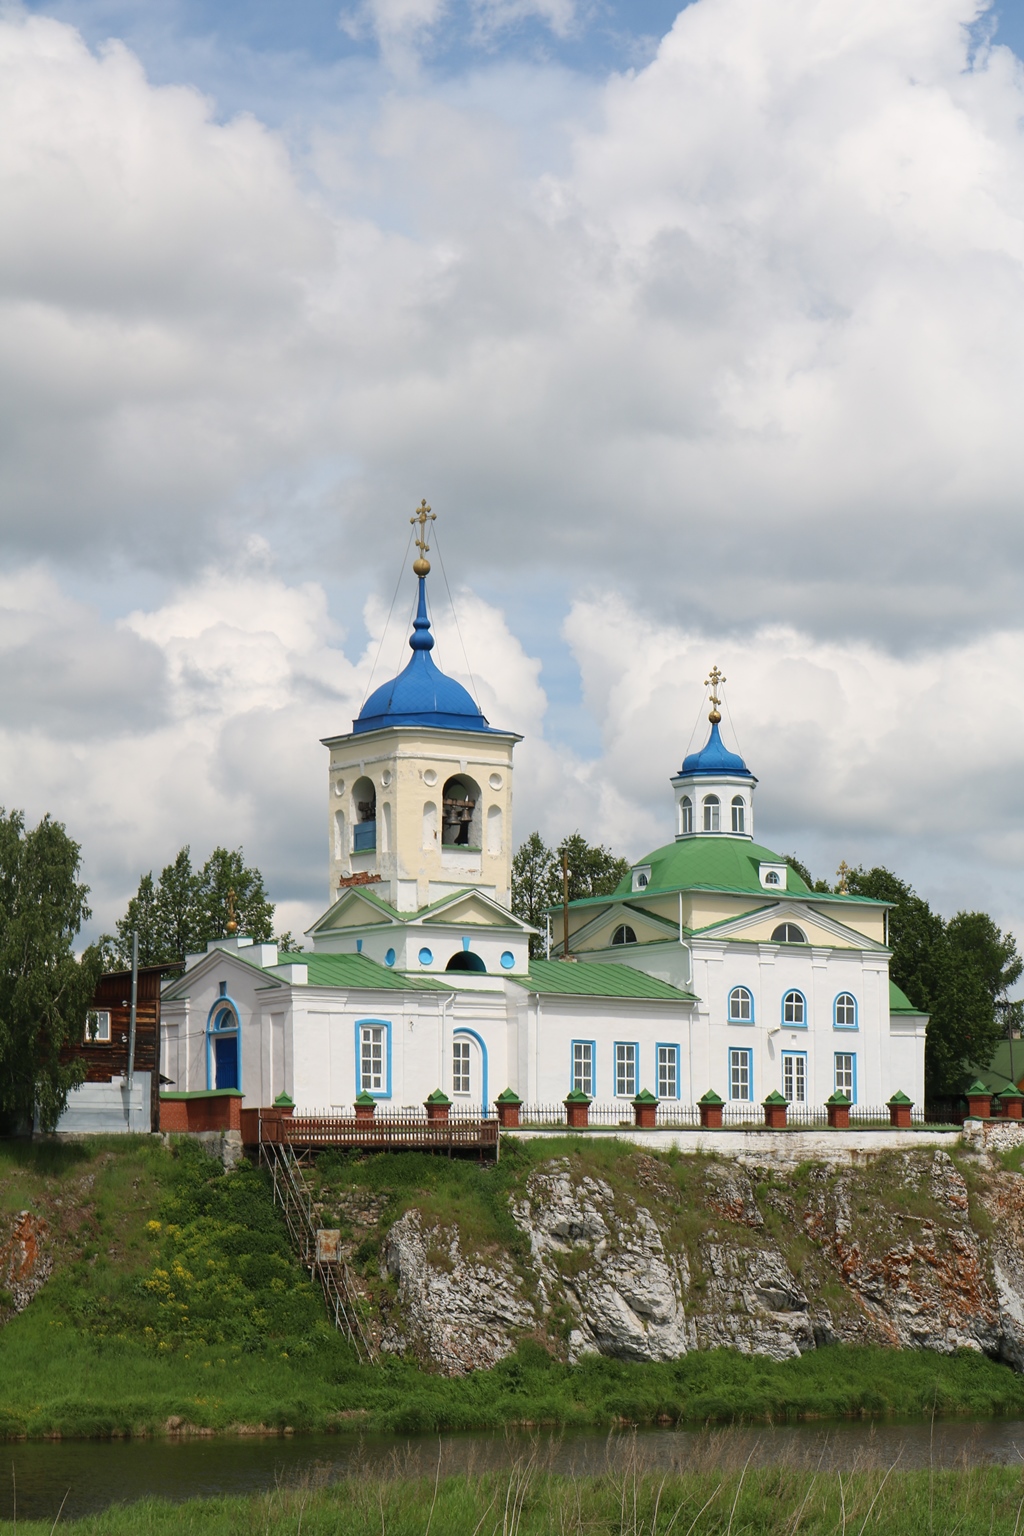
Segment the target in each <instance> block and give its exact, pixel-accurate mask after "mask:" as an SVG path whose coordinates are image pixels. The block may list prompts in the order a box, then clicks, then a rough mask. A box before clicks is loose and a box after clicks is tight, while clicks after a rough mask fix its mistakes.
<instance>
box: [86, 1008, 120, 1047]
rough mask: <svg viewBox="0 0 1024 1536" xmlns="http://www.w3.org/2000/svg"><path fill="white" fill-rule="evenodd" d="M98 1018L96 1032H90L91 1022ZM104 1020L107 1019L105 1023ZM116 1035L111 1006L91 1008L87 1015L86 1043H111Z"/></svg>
mask: <svg viewBox="0 0 1024 1536" xmlns="http://www.w3.org/2000/svg"><path fill="white" fill-rule="evenodd" d="M93 1019H95V1020H96V1033H95V1035H93V1034H91V1033H90V1022H91V1020H93ZM104 1021H106V1022H105V1023H104ZM113 1038H114V1036H113V1032H112V1026H111V1022H110V1009H109V1008H90V1009H89V1010H88V1011H87V1012H86V1015H85V1043H86V1045H110V1043H111V1042H112V1040H113Z"/></svg>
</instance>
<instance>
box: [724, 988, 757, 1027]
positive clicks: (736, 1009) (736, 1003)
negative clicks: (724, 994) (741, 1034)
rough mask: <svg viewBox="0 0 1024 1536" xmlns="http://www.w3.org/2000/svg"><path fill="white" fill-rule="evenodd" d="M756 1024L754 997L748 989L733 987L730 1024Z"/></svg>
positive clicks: (730, 998) (730, 1000)
mask: <svg viewBox="0 0 1024 1536" xmlns="http://www.w3.org/2000/svg"><path fill="white" fill-rule="evenodd" d="M753 1022H754V996H753V993H752V992H750V991H749V990H748V989H747V988H746V987H733V989H732V991H731V992H730V993H729V1023H730V1024H752V1023H753Z"/></svg>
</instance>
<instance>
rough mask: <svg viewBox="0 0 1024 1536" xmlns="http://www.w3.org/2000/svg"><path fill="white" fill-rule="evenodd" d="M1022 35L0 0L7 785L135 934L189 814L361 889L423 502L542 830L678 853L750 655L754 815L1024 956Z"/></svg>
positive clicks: (762, 9)
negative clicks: (1005, 940)
mask: <svg viewBox="0 0 1024 1536" xmlns="http://www.w3.org/2000/svg"><path fill="white" fill-rule="evenodd" d="M1019 56H1024V0H1013V3H1012V4H1011V3H1007V4H1004V5H1002V6H998V7H986V6H984V5H983V4H979V3H977V0H827V3H824V0H691V3H689V4H688V5H686V6H685V7H684V8H683V9H682V10H678V9H677V6H676V5H675V4H669V3H662V0H636V3H633V4H629V5H627V4H625V3H613V0H352V3H350V4H346V5H344V6H339V4H337V3H333V4H332V3H327V0H305V3H303V0H294V3H293V4H291V5H289V6H282V5H280V4H276V3H271V0H248V3H245V4H243V3H241V0H220V3H218V4H217V5H210V4H206V3H203V0H145V3H142V0H58V3H54V4H45V3H38V4H36V3H33V4H10V3H2V0H0V210H2V216H0V319H2V323H0V802H2V803H3V804H5V805H6V806H7V807H8V808H13V807H18V808H21V809H23V810H24V812H25V814H26V816H27V818H28V819H29V821H30V822H31V821H34V820H36V819H38V818H39V817H40V816H42V815H43V814H45V813H47V812H48V813H50V814H52V815H53V816H55V817H57V818H58V819H59V820H61V821H63V822H64V823H65V825H66V826H67V827H68V830H69V831H70V832H71V834H72V835H73V836H74V837H75V838H76V839H77V841H79V842H80V843H81V845H82V851H83V869H84V876H85V878H86V879H87V881H88V883H89V885H90V887H91V889H92V903H93V910H94V917H93V920H92V923H91V924H90V928H89V936H92V935H93V934H95V933H99V932H100V931H103V930H104V929H109V928H110V927H111V926H112V924H113V922H114V921H115V920H116V918H117V917H118V916H119V915H120V914H121V913H122V912H123V910H124V907H125V904H126V902H127V899H128V897H129V896H130V895H131V893H132V892H133V891H134V889H135V887H136V885H137V883H138V879H139V876H140V874H142V873H144V872H145V871H148V870H150V869H153V870H155V871H159V869H160V868H161V867H162V866H163V865H164V864H166V863H168V862H169V861H170V860H171V859H172V858H173V857H174V855H175V853H176V852H177V850H178V849H179V848H180V847H181V846H182V845H183V844H185V843H188V844H190V845H191V847H192V849H193V852H194V854H195V856H196V858H197V860H200V861H201V860H202V859H203V858H205V857H206V855H207V854H208V853H209V851H210V850H211V849H212V847H213V846H214V845H216V844H218V843H219V844H224V845H227V846H230V847H238V846H241V847H243V848H244V850H245V854H246V857H247V859H248V860H249V861H250V862H254V863H256V864H258V865H259V867H260V868H261V869H262V870H263V872H264V874H265V877H266V879H267V884H268V887H269V889H270V893H271V896H272V897H273V899H275V900H276V901H277V902H278V926H279V928H280V929H285V928H290V929H292V930H293V931H301V930H303V929H305V928H306V927H307V926H308V925H309V923H310V922H311V921H312V920H313V918H314V917H315V916H316V915H317V914H318V913H319V911H321V910H322V909H323V907H324V906H325V904H326V902H327V899H328V894H329V893H328V891H327V886H326V881H327V804H326V801H327V771H326V770H327V754H326V751H325V749H324V748H323V747H322V746H321V745H320V738H322V737H324V736H327V735H332V734H337V733H339V732H341V731H344V730H346V729H347V728H348V725H349V722H350V721H351V719H352V717H353V716H354V715H355V714H356V713H357V712H358V709H359V707H360V704H361V702H362V699H363V698H364V697H365V694H366V692H367V689H368V687H369V685H370V681H371V676H372V679H373V682H374V683H377V682H380V681H382V680H383V679H384V678H386V677H387V676H389V675H391V674H393V673H394V672H395V671H397V670H398V668H399V667H400V666H401V665H403V664H404V659H405V656H407V655H408V652H407V651H406V650H405V641H406V636H407V633H408V621H409V616H410V608H411V603H412V600H413V591H412V585H413V583H412V577H411V575H410V573H409V570H408V564H409V562H408V558H407V556H408V538H409V517H410V515H411V514H412V512H413V511H414V509H415V508H416V506H417V505H418V503H419V501H420V499H421V498H422V497H426V498H427V500H428V501H429V502H430V504H431V505H432V507H433V508H434V510H435V511H436V512H437V514H438V521H437V524H436V531H437V540H438V544H439V549H440V554H441V556H442V557H443V564H444V572H443V574H442V571H441V568H440V563H439V562H435V570H434V573H433V575H432V577H431V596H432V606H433V612H434V617H435V626H436V629H437V633H438V637H439V659H440V660H441V663H442V665H444V666H445V668H446V669H447V670H449V671H451V672H452V673H453V674H454V675H456V676H458V677H460V679H461V680H463V681H467V682H470V681H471V683H472V686H473V687H474V688H475V690H476V692H477V693H478V696H479V698H480V701H481V704H482V706H483V708H484V710H485V713H486V714H487V715H488V718H489V719H490V720H491V722H492V724H494V725H497V726H500V727H507V728H512V729H515V730H517V731H521V732H522V733H523V735H524V741H523V743H522V745H521V746H520V747H519V748H518V749H517V770H516V810H515V816H516V828H515V831H516V835H517V838H520V839H521V838H522V837H525V836H526V834H527V833H528V832H530V831H532V830H533V829H534V828H536V829H538V830H540V831H541V833H542V834H543V835H544V836H545V837H547V838H548V839H551V840H557V839H558V838H559V837H561V836H562V835H563V834H564V833H566V832H568V831H572V830H575V829H577V828H578V829H579V830H581V831H582V832H584V833H585V834H586V835H587V836H588V837H590V838H591V839H593V840H596V841H600V842H603V843H605V844H606V845H608V846H609V847H611V848H612V849H613V850H614V851H615V852H617V853H622V854H625V855H626V856H627V857H629V858H631V859H636V858H639V857H641V856H642V855H643V854H645V853H646V852H648V851H649V850H651V849H652V848H654V847H656V846H658V845H660V844H662V843H664V842H666V841H668V840H669V839H670V838H671V836H672V834H673V830H674V824H673V814H672V796H671V791H670V788H669V783H668V780H669V778H670V776H671V774H672V773H673V772H674V771H676V770H677V768H678V766H679V763H680V761H681V758H682V756H683V754H684V753H685V752H686V750H687V749H688V748H689V747H690V746H691V745H693V744H696V743H699V741H700V740H702V739H703V734H704V731H705V730H706V722H705V721H704V719H703V714H702V709H704V711H705V712H706V709H705V707H704V706H703V703H702V701H703V699H704V693H705V689H704V679H705V678H706V677H707V675H708V672H709V670H710V668H711V666H712V665H713V664H717V665H718V666H720V667H721V669H722V671H723V672H724V673H725V675H726V678H727V683H726V687H725V694H726V698H727V701H728V713H727V715H726V723H725V728H726V735H727V738H728V740H729V741H730V744H731V745H733V746H736V747H738V748H739V750H741V751H742V752H743V753H744V755H745V757H746V759H747V761H748V763H749V765H750V767H751V769H752V771H753V772H754V773H755V774H756V775H757V776H758V779H759V781H760V782H759V787H758V790H757V798H756V802H755V816H756V828H755V830H756V835H757V837H758V840H759V841H761V842H764V843H765V844H767V846H769V847H771V848H774V849H776V850H779V851H781V852H795V853H797V854H798V855H799V856H800V857H801V858H802V859H803V860H804V862H805V863H807V864H808V865H810V867H811V869H812V871H813V872H814V873H815V874H822V875H825V876H831V875H832V874H833V872H834V871H835V869H836V868H837V866H838V864H839V862H840V860H841V859H845V860H846V861H847V863H848V864H850V865H855V864H858V863H863V864H865V865H872V864H876V863H885V864H887V865H888V866H889V867H890V868H892V869H894V870H895V871H896V872H897V873H899V874H900V875H901V876H903V878H905V879H907V880H909V881H910V882H911V883H913V884H914V885H915V886H916V887H917V889H918V890H920V892H921V893H922V894H923V895H925V896H926V897H927V898H928V899H929V900H930V901H932V902H933V904H934V905H936V907H937V908H938V909H939V910H940V911H942V912H943V913H945V914H946V915H947V916H948V915H952V913H953V912H955V911H956V910H958V909H961V908H965V907H967V908H982V909H984V910H987V911H990V912H991V913H992V915H993V916H994V917H995V918H996V920H997V921H998V922H999V923H1000V925H1001V926H1003V927H1008V928H1010V929H1012V930H1013V931H1014V932H1015V933H1016V934H1017V936H1018V939H1019V941H1020V942H1021V944H1022V947H1024V796H1022V795H1021V793H1020V789H1019V785H1020V783H1021V780H1022V775H1024V698H1022V689H1021V678H1022V676H1024V516H1022V510H1021V497H1022V487H1024V430H1022V425H1021V417H1022V411H1021V406H1022V398H1024V397H1022V383H1024V129H1022V124H1024V65H1022V64H1021V62H1020V57H1019ZM445 577H446V578H447V580H445ZM449 587H450V591H451V594H452V597H453V599H454V614H453V609H452V605H451V603H450V602H449ZM455 615H457V622H456V618H455Z"/></svg>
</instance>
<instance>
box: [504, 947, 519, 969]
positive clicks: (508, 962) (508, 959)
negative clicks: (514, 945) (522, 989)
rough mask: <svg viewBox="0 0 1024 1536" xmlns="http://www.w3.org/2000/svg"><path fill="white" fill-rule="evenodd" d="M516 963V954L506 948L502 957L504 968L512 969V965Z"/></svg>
mask: <svg viewBox="0 0 1024 1536" xmlns="http://www.w3.org/2000/svg"><path fill="white" fill-rule="evenodd" d="M515 963H516V957H515V955H514V954H513V953H512V951H511V950H510V949H506V951H505V953H504V954H503V955H502V957H501V964H502V967H503V969H504V970H506V971H510V970H511V969H512V967H513V966H514V965H515Z"/></svg>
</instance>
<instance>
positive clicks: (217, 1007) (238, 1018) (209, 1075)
mask: <svg viewBox="0 0 1024 1536" xmlns="http://www.w3.org/2000/svg"><path fill="white" fill-rule="evenodd" d="M221 986H222V987H224V988H225V990H224V991H223V992H221V993H220V995H219V996H218V997H217V998H215V1000H214V1002H213V1005H212V1007H211V1008H210V1011H209V1013H208V1014H207V1015H206V1086H207V1088H208V1089H211V1088H212V1087H213V1086H214V1081H215V1079H214V1073H213V1048H212V1046H211V1043H210V1042H211V1041H212V1040H213V1038H214V1035H215V1034H218V1035H229V1034H231V1033H232V1031H231V1030H229V1029H223V1030H220V1029H219V1030H214V1028H213V1016H214V1014H215V1013H219V1012H220V1011H221V1010H222V1009H224V1008H230V1009H231V1011H232V1012H233V1013H234V1015H235V1028H234V1031H233V1033H234V1035H235V1038H236V1039H237V1041H238V1086H239V1088H241V1086H242V1014H241V1011H240V1009H239V1007H238V1004H237V1003H236V1002H235V1000H234V998H233V997H231V996H229V994H228V992H227V982H226V981H222V982H221Z"/></svg>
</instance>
